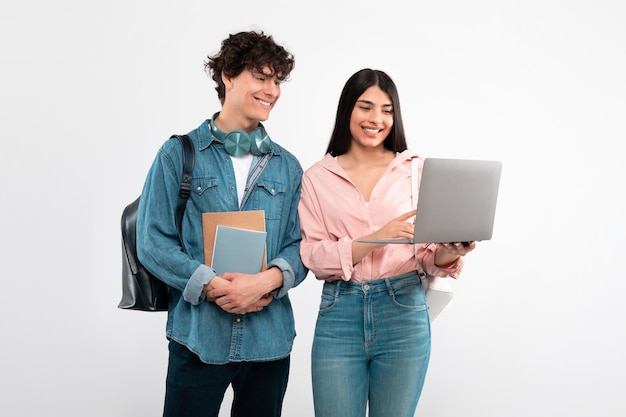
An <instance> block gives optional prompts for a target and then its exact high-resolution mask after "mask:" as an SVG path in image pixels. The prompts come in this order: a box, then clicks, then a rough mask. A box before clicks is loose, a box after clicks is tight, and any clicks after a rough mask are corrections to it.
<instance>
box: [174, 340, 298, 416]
mask: <svg viewBox="0 0 626 417" xmlns="http://www.w3.org/2000/svg"><path fill="white" fill-rule="evenodd" d="M169 350H170V356H169V365H168V369H167V382H166V391H165V408H164V411H163V416H164V417H183V416H184V417H218V414H219V410H220V406H221V404H222V401H223V400H224V394H225V393H226V389H227V388H228V386H229V385H230V384H232V386H233V404H232V408H231V410H232V411H231V416H232V417H279V416H280V415H281V412H282V404H283V399H284V397H285V391H286V390H287V380H288V376H289V361H290V359H289V357H286V358H284V359H279V360H276V361H268V362H229V363H227V364H225V365H209V364H206V363H204V362H202V361H200V359H199V358H198V356H197V355H196V354H194V353H193V352H191V351H190V350H189V349H187V348H186V347H185V346H183V345H181V344H179V343H176V342H174V341H170V343H169Z"/></svg>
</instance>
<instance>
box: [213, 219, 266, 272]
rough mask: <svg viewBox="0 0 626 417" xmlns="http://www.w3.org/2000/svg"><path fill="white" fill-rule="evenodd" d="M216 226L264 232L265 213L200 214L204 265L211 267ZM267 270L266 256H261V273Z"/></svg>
mask: <svg viewBox="0 0 626 417" xmlns="http://www.w3.org/2000/svg"><path fill="white" fill-rule="evenodd" d="M217 225H221V226H228V227H238V228H240V229H249V230H256V231H259V232H264V231H265V212H264V211H263V210H248V211H222V212H216V213H202V233H203V237H204V263H205V264H207V265H209V266H210V265H211V261H212V259H213V249H214V245H215V232H216V230H217ZM266 268H267V255H266V254H264V255H263V263H262V268H261V270H262V271H265V269H266Z"/></svg>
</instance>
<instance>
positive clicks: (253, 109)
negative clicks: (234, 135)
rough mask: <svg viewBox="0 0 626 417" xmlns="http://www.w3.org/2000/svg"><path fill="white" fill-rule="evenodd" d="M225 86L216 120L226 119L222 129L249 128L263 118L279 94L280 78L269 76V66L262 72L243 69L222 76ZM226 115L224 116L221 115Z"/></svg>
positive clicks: (264, 118)
mask: <svg viewBox="0 0 626 417" xmlns="http://www.w3.org/2000/svg"><path fill="white" fill-rule="evenodd" d="M222 79H223V81H224V85H225V87H226V98H225V100H224V105H223V107H222V112H221V115H220V119H221V121H222V123H224V122H226V120H225V119H226V118H228V119H229V120H228V125H229V126H224V128H225V129H226V131H230V130H234V129H244V130H248V131H250V130H252V129H254V128H256V127H257V126H258V123H259V121H264V120H267V118H268V117H269V115H270V111H271V110H272V109H273V108H274V105H275V104H276V101H278V98H279V97H280V85H281V82H282V81H281V80H280V79H279V78H278V77H277V76H276V75H272V74H271V71H270V69H269V68H267V67H264V68H263V71H262V72H261V71H258V70H245V71H243V72H242V73H241V74H239V75H238V76H236V77H232V78H227V77H224V76H223V77H222ZM222 116H228V117H222Z"/></svg>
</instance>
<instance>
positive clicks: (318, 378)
mask: <svg viewBox="0 0 626 417" xmlns="http://www.w3.org/2000/svg"><path fill="white" fill-rule="evenodd" d="M413 158H417V159H418V162H419V163H418V166H420V167H421V164H422V163H423V160H422V159H421V157H419V156H418V155H417V154H416V153H414V152H411V151H408V150H407V145H406V139H405V136H404V128H403V125H402V117H401V113H400V102H399V97H398V92H397V89H396V86H395V84H394V82H393V80H392V79H391V78H390V77H389V76H388V75H387V74H386V73H385V72H383V71H379V70H373V69H363V70H360V71H358V72H356V73H355V74H354V75H352V76H351V77H350V78H349V79H348V81H347V82H346V84H345V86H344V88H343V91H342V93H341V96H340V99H339V105H338V108H337V114H336V120H335V127H334V130H333V132H332V135H331V138H330V142H329V144H328V149H327V153H326V155H325V156H324V158H322V159H321V160H320V161H319V162H317V163H316V164H314V165H313V166H312V167H311V168H309V169H308V170H307V171H306V172H305V173H304V176H303V179H302V194H301V196H300V203H299V206H298V212H299V215H300V226H301V230H302V242H301V246H300V252H301V256H302V261H303V263H304V265H305V266H306V267H308V268H309V269H310V270H311V271H312V272H313V273H314V274H315V276H316V278H317V279H319V280H323V281H325V283H324V286H323V291H322V297H321V304H320V308H319V314H318V318H317V323H316V328H315V336H314V340H313V348H312V364H311V369H312V381H313V397H314V405H315V415H316V417H334V416H336V417H364V416H365V415H366V410H367V409H368V408H369V416H370V417H389V416H393V417H412V416H413V415H414V413H415V410H416V408H417V403H418V400H419V397H420V394H421V392H422V387H423V384H424V379H425V376H426V370H427V367H428V361H429V358H430V346H431V340H430V322H429V318H428V308H427V305H426V299H425V295H424V292H423V290H422V287H421V283H420V278H419V276H418V274H417V272H416V270H417V269H418V268H419V265H421V266H422V267H423V268H424V270H425V271H426V272H427V273H429V274H432V275H436V276H442V277H454V278H456V277H458V275H459V273H460V272H461V269H462V266H463V256H464V255H465V254H467V253H468V252H470V251H472V250H473V249H474V248H475V242H470V244H469V246H463V245H462V244H461V243H460V242H454V243H444V244H420V245H405V244H389V245H383V244H374V243H361V242H357V241H356V240H357V239H359V238H363V239H386V238H411V237H412V235H413V225H412V224H411V222H410V221H411V218H412V217H413V216H414V215H415V210H414V209H413V207H412V203H411V201H412V199H411V180H412V175H418V173H417V172H411V166H412V164H411V161H412V159H413Z"/></svg>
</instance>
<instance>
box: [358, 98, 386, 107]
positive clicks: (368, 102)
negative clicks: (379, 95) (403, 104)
mask: <svg viewBox="0 0 626 417" xmlns="http://www.w3.org/2000/svg"><path fill="white" fill-rule="evenodd" d="M356 102H357V103H364V104H369V105H370V106H373V105H374V103H373V102H371V101H369V100H363V99H361V100H357V101H356ZM381 107H393V104H391V103H389V104H383V105H382V106H381Z"/></svg>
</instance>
